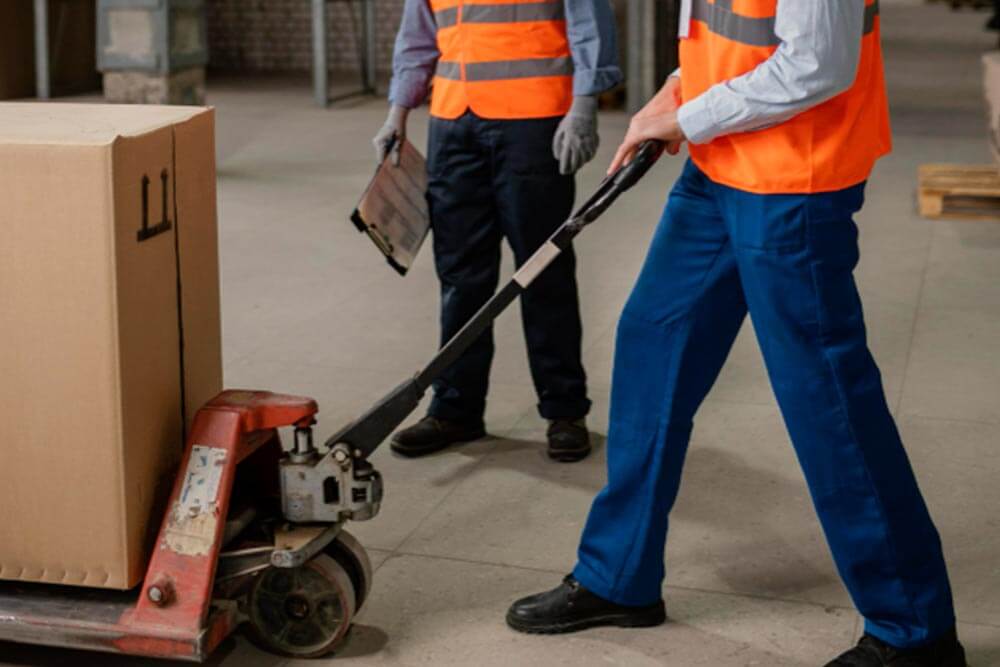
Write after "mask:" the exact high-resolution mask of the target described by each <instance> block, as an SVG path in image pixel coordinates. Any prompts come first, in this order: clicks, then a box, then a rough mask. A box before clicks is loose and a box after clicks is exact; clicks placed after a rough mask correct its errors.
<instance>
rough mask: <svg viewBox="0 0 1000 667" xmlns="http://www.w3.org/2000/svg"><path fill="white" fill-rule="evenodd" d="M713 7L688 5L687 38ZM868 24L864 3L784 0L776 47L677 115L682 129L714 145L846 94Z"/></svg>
mask: <svg viewBox="0 0 1000 667" xmlns="http://www.w3.org/2000/svg"><path fill="white" fill-rule="evenodd" d="M706 4H707V2H706V0H682V2H681V22H680V26H681V27H680V31H679V32H680V37H681V39H684V38H686V37H687V34H688V29H689V26H690V22H691V20H693V17H697V16H699V14H701V15H704V14H703V13H704V12H705V11H706V10H705V7H704V5H706ZM716 4H724V5H728V4H730V3H726V2H725V0H716ZM864 27H865V0H778V11H777V15H776V17H775V19H774V37H775V38H776V40H777V41H778V47H777V50H776V51H775V52H774V53H773V54H772V55H771V57H770V58H768V59H767V60H765V61H764V62H763V63H761V64H760V65H758V66H757V67H756V68H754V69H752V70H750V71H749V72H747V73H746V74H743V75H742V76H738V77H735V78H733V79H729V80H728V81H723V82H721V83H718V84H716V85H714V86H712V87H711V88H709V89H708V90H707V91H705V92H704V93H703V94H701V95H699V96H698V97H696V98H694V99H693V100H689V101H688V102H686V103H685V104H683V105H682V106H681V108H680V109H679V110H678V112H677V120H678V122H679V123H680V126H681V130H683V132H684V135H685V136H686V137H687V138H688V141H690V142H691V143H694V144H703V143H708V142H710V141H712V140H713V139H715V138H716V137H719V136H722V135H725V134H732V133H734V132H748V131H751V130H759V129H763V128H765V127H770V126H772V125H776V124H778V123H781V122H783V121H786V120H788V119H790V118H792V117H793V116H796V115H798V114H799V113H801V112H803V111H806V110H807V109H809V108H811V107H814V106H816V105H818V104H820V103H822V102H825V101H826V100H828V99H830V98H832V97H835V96H837V95H839V94H840V93H842V92H844V91H845V90H847V89H848V88H850V87H851V86H852V85H853V84H854V80H855V78H856V76H857V69H858V62H859V60H860V58H861V37H862V35H863V33H864ZM679 73H680V71H678V72H675V74H679Z"/></svg>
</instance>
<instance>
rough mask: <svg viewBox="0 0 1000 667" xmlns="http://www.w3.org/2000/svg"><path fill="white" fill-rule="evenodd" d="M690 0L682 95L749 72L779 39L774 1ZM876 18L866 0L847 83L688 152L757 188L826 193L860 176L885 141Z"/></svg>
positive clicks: (722, 176) (715, 175)
mask: <svg viewBox="0 0 1000 667" xmlns="http://www.w3.org/2000/svg"><path fill="white" fill-rule="evenodd" d="M786 1H787V0H786ZM827 1H829V2H840V1H841V0H827ZM693 2H694V5H693V8H692V21H691V27H690V31H689V36H688V38H687V39H682V40H681V49H680V57H681V95H682V99H683V100H691V99H694V98H695V97H697V96H698V95H701V94H702V93H704V92H705V91H706V90H708V89H709V88H710V87H711V86H713V85H715V84H717V83H720V82H723V81H727V80H729V79H732V78H734V77H737V76H740V75H741V74H744V73H746V72H749V71H750V70H752V69H754V68H755V67H757V66H758V65H759V64H761V63H762V62H764V61H765V60H767V59H768V58H769V57H770V56H771V54H773V53H774V52H775V50H776V48H777V46H778V43H779V42H778V38H777V37H776V36H775V34H774V19H775V14H776V11H777V6H778V0H714V2H710V1H709V0H693ZM879 22H880V18H879V11H878V0H868V2H867V6H866V8H865V26H864V36H863V37H862V46H861V59H860V63H859V65H858V73H857V78H856V79H855V81H854V84H853V86H852V87H851V88H850V89H849V90H847V91H846V92H844V93H842V94H840V95H838V96H837V97H834V98H833V99H830V100H828V101H826V102H824V103H822V104H819V105H817V106H815V107H813V108H812V109H809V110H808V111H805V112H803V113H801V114H799V115H798V116H795V117H794V118H791V119H790V120H788V121H786V122H784V123H781V124H779V125H776V126H774V127H771V128H767V129H763V130H757V131H753V132H741V133H736V134H729V135H726V136H722V137H719V138H717V139H715V140H714V141H712V142H710V143H707V144H702V145H691V146H690V152H691V159H692V160H693V161H694V163H695V164H696V165H698V167H699V168H700V169H701V170H702V171H703V172H705V174H706V175H707V176H708V177H709V178H710V179H712V180H713V181H716V182H717V183H722V184H723V185H728V186H730V187H734V188H738V189H740V190H746V191H748V192H755V193H760V194H776V193H811V192H829V191H834V190H842V189H844V188H847V187H850V186H852V185H857V184H858V183H860V182H862V181H864V180H866V179H867V178H868V175H869V173H870V172H871V169H872V166H873V165H874V164H875V161H876V160H877V159H878V158H879V157H881V156H882V155H885V154H886V153H888V152H889V150H890V148H891V134H890V130H889V107H888V101H887V99H886V92H885V79H884V74H883V70H882V48H881V44H880V39H879V32H880V31H879Z"/></svg>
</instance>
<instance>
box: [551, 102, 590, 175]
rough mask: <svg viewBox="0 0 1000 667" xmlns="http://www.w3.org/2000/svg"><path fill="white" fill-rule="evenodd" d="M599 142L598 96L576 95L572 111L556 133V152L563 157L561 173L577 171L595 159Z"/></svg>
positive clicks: (554, 145)
mask: <svg viewBox="0 0 1000 667" xmlns="http://www.w3.org/2000/svg"><path fill="white" fill-rule="evenodd" d="M599 143H600V138H599V137H598V136H597V98H596V97H593V96H580V97H574V98H573V105H572V106H571V107H570V109H569V113H567V114H566V117H565V118H563V119H562V122H560V123H559V127H558V129H556V136H555V137H554V138H553V139H552V153H553V155H555V158H556V159H557V160H559V173H561V174H564V175H569V174H575V173H576V171H577V170H578V169H579V168H580V167H582V166H583V165H585V164H587V163H588V162H590V161H591V160H592V159H593V158H594V155H595V154H596V153H597V146H598V144H599Z"/></svg>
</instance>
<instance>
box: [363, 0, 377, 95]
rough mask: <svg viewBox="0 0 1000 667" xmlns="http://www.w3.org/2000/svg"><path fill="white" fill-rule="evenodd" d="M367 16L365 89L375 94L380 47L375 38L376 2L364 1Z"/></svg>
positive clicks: (373, 0) (372, 0) (371, 0)
mask: <svg viewBox="0 0 1000 667" xmlns="http://www.w3.org/2000/svg"><path fill="white" fill-rule="evenodd" d="M362 2H364V9H363V11H364V16H365V19H364V20H365V62H364V68H365V71H364V79H365V83H364V89H365V92H366V93H371V94H373V95H374V94H375V92H376V91H375V68H376V66H377V65H378V63H377V62H376V59H377V58H378V45H377V43H376V36H375V27H376V25H377V24H376V22H375V18H376V17H375V0H362Z"/></svg>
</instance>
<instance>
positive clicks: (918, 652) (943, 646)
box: [826, 630, 967, 667]
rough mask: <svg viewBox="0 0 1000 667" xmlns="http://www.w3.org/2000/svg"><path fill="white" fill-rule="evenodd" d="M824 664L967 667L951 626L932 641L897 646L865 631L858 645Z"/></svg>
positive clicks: (838, 666) (834, 666) (843, 666)
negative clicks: (900, 647) (909, 645)
mask: <svg viewBox="0 0 1000 667" xmlns="http://www.w3.org/2000/svg"><path fill="white" fill-rule="evenodd" d="M826 667H967V666H966V662H965V649H963V648H962V645H961V644H959V643H958V637H957V636H956V635H955V631H954V630H952V631H951V632H949V633H948V634H947V635H945V636H944V637H942V638H941V639H938V640H937V641H936V642H934V643H933V644H928V645H927V646H921V647H920V648H911V649H899V648H895V647H893V646H890V645H888V644H886V643H885V642H884V641H882V640H881V639H876V638H875V637H872V636H871V635H865V636H864V637H862V638H861V641H859V642H858V645H857V646H855V647H854V648H852V649H851V650H850V651H848V652H847V653H844V654H843V655H841V656H840V657H839V658H837V659H836V660H834V661H833V662H829V663H827V664H826Z"/></svg>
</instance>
